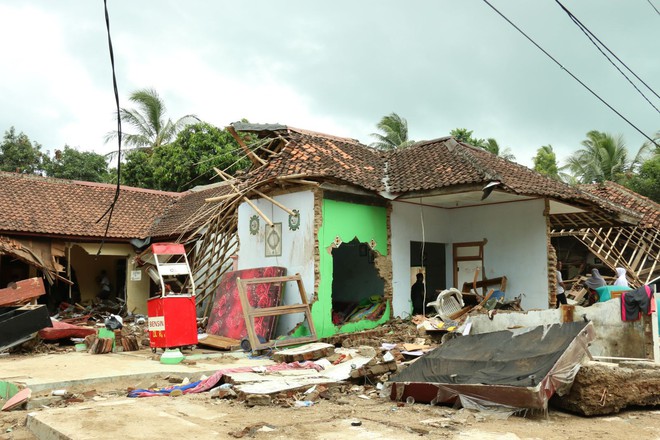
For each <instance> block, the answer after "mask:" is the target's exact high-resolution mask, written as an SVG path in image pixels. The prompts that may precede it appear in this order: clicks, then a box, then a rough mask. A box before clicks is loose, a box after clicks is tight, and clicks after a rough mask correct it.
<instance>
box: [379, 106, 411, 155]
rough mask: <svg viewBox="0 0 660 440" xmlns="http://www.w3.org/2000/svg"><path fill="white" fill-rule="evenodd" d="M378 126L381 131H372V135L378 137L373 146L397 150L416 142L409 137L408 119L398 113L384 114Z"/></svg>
mask: <svg viewBox="0 0 660 440" xmlns="http://www.w3.org/2000/svg"><path fill="white" fill-rule="evenodd" d="M376 127H377V128H378V130H380V131H381V133H371V136H372V137H374V138H376V142H373V143H371V145H370V146H371V147H373V148H378V149H380V150H395V149H402V148H407V147H409V146H411V145H412V144H414V143H415V141H413V140H410V139H408V121H406V119H405V118H402V117H401V116H399V115H397V114H396V113H390V114H389V115H387V116H383V118H382V119H381V120H380V122H379V123H378V124H376Z"/></svg>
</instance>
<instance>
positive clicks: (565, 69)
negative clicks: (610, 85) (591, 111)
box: [483, 0, 660, 148]
mask: <svg viewBox="0 0 660 440" xmlns="http://www.w3.org/2000/svg"><path fill="white" fill-rule="evenodd" d="M483 2H484V3H486V4H487V5H488V6H490V8H491V9H492V10H493V11H495V12H496V13H497V14H498V15H499V16H500V17H502V18H503V19H504V20H506V22H507V23H509V24H510V25H511V26H513V27H514V28H515V29H516V30H517V31H518V32H520V33H521V34H522V35H523V36H524V37H525V38H527V40H529V42H530V43H532V44H533V45H534V46H536V48H537V49H539V50H540V51H541V52H543V53H544V54H545V55H546V56H547V57H548V58H550V59H551V60H552V61H554V62H555V64H557V65H558V66H559V68H561V69H562V70H563V71H565V72H566V73H568V74H569V75H570V76H571V78H573V79H574V80H575V81H577V82H578V83H580V85H581V86H582V87H584V88H585V89H587V90H588V91H589V92H590V93H591V94H592V95H594V96H595V97H596V98H597V99H598V100H599V101H600V102H602V103H603V104H605V105H606V106H607V108H609V109H610V110H612V111H613V112H614V113H616V114H617V115H618V116H619V117H620V118H621V119H623V120H624V121H626V122H627V123H628V125H630V126H631V127H632V128H634V129H635V130H637V132H638V133H640V134H641V135H642V136H644V137H645V138H646V139H648V140H649V141H651V143H652V144H654V145H655V146H657V147H659V148H660V144H658V143H656V142H655V141H654V140H653V139H651V138H650V137H649V136H648V135H647V134H646V133H644V132H643V131H642V130H640V129H639V128H638V127H637V126H636V125H635V124H633V123H632V122H630V120H628V118H626V117H625V116H623V115H622V114H621V113H619V112H618V111H617V110H616V109H615V108H614V107H612V106H611V105H610V104H609V103H608V102H607V101H605V100H604V99H603V98H601V97H600V96H599V95H598V94H597V93H596V92H594V91H593V90H591V88H589V86H587V85H586V84H585V83H584V82H582V81H581V80H580V79H579V78H578V77H577V76H575V75H574V74H573V72H571V71H570V70H568V69H567V68H566V67H564V66H563V65H562V64H561V63H560V62H559V61H557V59H556V58H555V57H553V56H552V55H550V54H549V53H548V52H547V51H546V50H545V49H543V48H542V47H541V46H539V44H538V43H537V42H536V41H534V40H533V39H532V38H531V37H530V36H529V35H527V34H526V33H525V32H524V31H523V30H522V29H520V28H519V27H518V26H516V24H515V23H513V22H512V21H511V20H509V19H508V18H507V17H506V16H505V15H504V14H502V13H501V12H500V11H499V10H498V9H497V8H496V7H495V6H493V5H491V4H490V3H489V2H488V0H483Z"/></svg>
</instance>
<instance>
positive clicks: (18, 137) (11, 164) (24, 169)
mask: <svg viewBox="0 0 660 440" xmlns="http://www.w3.org/2000/svg"><path fill="white" fill-rule="evenodd" d="M43 160H44V153H42V152H41V145H40V144H38V143H37V142H32V141H30V138H28V137H27V135H25V134H24V133H23V132H21V133H19V134H16V129H15V128H14V127H11V128H9V130H7V131H5V135H4V137H3V141H2V145H0V170H1V171H12V172H18V173H30V174H32V173H35V172H37V171H39V170H41V169H42V164H43Z"/></svg>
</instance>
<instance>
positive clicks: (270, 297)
mask: <svg viewBox="0 0 660 440" xmlns="http://www.w3.org/2000/svg"><path fill="white" fill-rule="evenodd" d="M284 275H286V268H285V267H276V266H268V267H258V268H254V269H244V270H237V271H233V272H227V273H226V274H224V276H223V277H222V280H221V281H220V286H219V287H218V290H217V291H216V292H215V295H214V297H213V309H212V310H211V315H210V316H209V323H208V325H207V326H206V333H208V334H210V335H217V336H225V337H228V338H233V339H243V338H245V337H246V336H247V328H246V327H245V319H244V318H243V308H242V307H241V300H240V298H239V296H238V285H237V284H236V279H237V278H239V277H240V278H241V279H251V278H264V277H280V276H284ZM247 288H248V291H247V296H248V301H249V302H250V305H251V306H252V307H255V308H265V307H276V306H278V305H279V304H280V298H281V296H282V289H281V283H260V284H252V285H249V286H247ZM274 326H275V317H274V316H265V317H262V318H256V319H255V320H254V330H255V333H256V334H257V336H260V337H262V338H263V339H264V340H267V341H268V340H270V339H271V336H272V334H273V330H274Z"/></svg>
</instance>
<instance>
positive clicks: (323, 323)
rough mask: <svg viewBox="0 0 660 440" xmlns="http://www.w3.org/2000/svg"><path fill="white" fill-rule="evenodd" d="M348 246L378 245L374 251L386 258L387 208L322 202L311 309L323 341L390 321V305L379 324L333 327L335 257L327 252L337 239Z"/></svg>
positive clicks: (330, 201) (350, 324)
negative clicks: (317, 272)
mask: <svg viewBox="0 0 660 440" xmlns="http://www.w3.org/2000/svg"><path fill="white" fill-rule="evenodd" d="M337 236H339V237H340V238H341V240H342V241H344V242H349V241H351V240H353V239H354V238H356V237H357V239H358V240H359V241H360V242H361V243H369V242H371V240H372V239H373V240H375V241H376V247H375V250H376V251H378V253H380V254H381V255H387V210H386V209H385V208H384V207H379V206H368V205H358V204H354V203H348V202H339V201H336V200H327V199H325V200H323V225H322V226H321V228H319V236H318V240H319V248H320V254H321V255H320V273H321V280H320V283H319V289H318V299H317V301H316V302H315V303H314V304H313V305H312V319H313V320H314V326H315V327H316V332H317V334H318V336H319V337H320V338H325V337H328V336H332V335H334V334H336V333H350V332H355V331H360V330H366V329H370V328H374V327H376V326H378V325H380V324H382V323H384V322H386V321H387V320H388V319H389V316H390V307H391V304H390V303H389V301H388V304H387V309H386V310H385V313H384V314H383V317H382V318H381V319H380V320H378V321H369V320H363V321H360V322H354V323H349V324H345V325H343V326H341V327H337V326H335V325H334V324H333V323H332V271H333V270H332V254H330V253H329V252H328V251H327V249H328V248H329V247H330V245H331V244H332V242H333V241H334V240H335V237H337Z"/></svg>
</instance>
